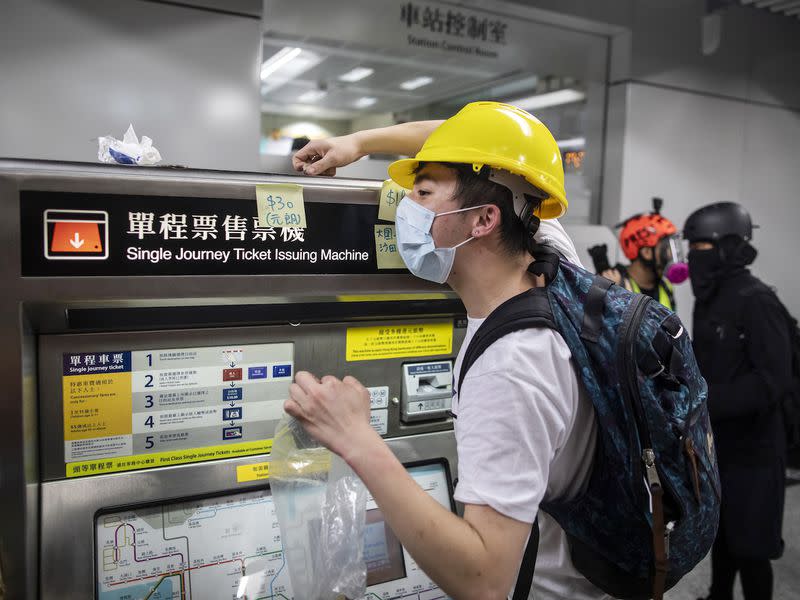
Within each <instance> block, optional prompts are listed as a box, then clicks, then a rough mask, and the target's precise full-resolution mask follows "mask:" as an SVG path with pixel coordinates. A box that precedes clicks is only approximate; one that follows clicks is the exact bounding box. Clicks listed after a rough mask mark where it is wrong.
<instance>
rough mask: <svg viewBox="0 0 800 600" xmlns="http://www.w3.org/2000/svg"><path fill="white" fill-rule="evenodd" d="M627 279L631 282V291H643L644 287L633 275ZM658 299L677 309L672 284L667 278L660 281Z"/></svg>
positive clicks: (637, 292)
mask: <svg viewBox="0 0 800 600" xmlns="http://www.w3.org/2000/svg"><path fill="white" fill-rule="evenodd" d="M626 280H627V282H628V284H629V289H630V291H632V292H633V293H634V294H641V293H642V289H641V288H640V287H639V285H638V284H637V283H636V282H635V281H634V280H633V279H632V278H631V277H627V278H626ZM658 301H659V302H660V303H661V304H663V305H664V306H666V307H667V308H668V309H670V310H671V311H673V312H674V311H675V296H674V293H673V288H672V284H671V283H670V282H669V281H667V280H666V279H662V280H661V281H659V282H658Z"/></svg>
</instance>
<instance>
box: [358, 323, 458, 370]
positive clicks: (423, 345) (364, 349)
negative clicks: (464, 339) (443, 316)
mask: <svg viewBox="0 0 800 600" xmlns="http://www.w3.org/2000/svg"><path fill="white" fill-rule="evenodd" d="M452 351H453V322H452V321H450V322H447V323H415V324H411V325H382V326H378V327H349V328H348V329H347V338H346V348H345V358H346V359H347V360H348V361H356V360H379V359H382V358H406V357H412V356H436V355H439V354H450V353H451V352H452Z"/></svg>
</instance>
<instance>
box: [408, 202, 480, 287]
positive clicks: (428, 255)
mask: <svg viewBox="0 0 800 600" xmlns="http://www.w3.org/2000/svg"><path fill="white" fill-rule="evenodd" d="M483 206H486V204H481V205H479V206H470V207H469V208H459V209H458V210H449V211H447V212H442V213H435V212H433V211H432V210H428V209H427V208H425V207H424V206H422V205H421V204H417V203H416V202H414V201H413V200H411V199H410V198H408V197H406V198H403V199H402V200H401V201H400V204H398V205H397V215H396V217H395V225H396V226H397V247H398V250H399V252H400V256H401V257H402V258H403V262H404V263H406V267H408V270H409V271H411V272H412V273H413V274H414V275H416V276H417V277H420V278H421V279H427V280H428V281H433V282H434V283H444V282H445V281H447V278H448V277H449V276H450V271H451V270H452V269H453V260H454V259H455V257H456V248H458V247H460V246H463V245H464V244H466V243H467V242H469V241H470V240H472V239H473V237H472V236H470V237H469V238H467V239H466V240H464V241H463V242H461V243H460V244H456V245H455V246H453V247H452V248H437V247H436V244H435V243H434V241H433V236H432V235H431V226H432V225H433V220H434V219H435V218H436V217H441V216H442V215H451V214H453V213H459V212H464V211H465V210H473V209H476V208H481V207H483Z"/></svg>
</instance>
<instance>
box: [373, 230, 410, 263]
mask: <svg viewBox="0 0 800 600" xmlns="http://www.w3.org/2000/svg"><path fill="white" fill-rule="evenodd" d="M375 258H376V260H377V262H378V268H379V269H405V268H406V265H405V263H404V262H403V259H402V258H401V256H400V252H398V251H397V236H396V235H395V230H394V225H375Z"/></svg>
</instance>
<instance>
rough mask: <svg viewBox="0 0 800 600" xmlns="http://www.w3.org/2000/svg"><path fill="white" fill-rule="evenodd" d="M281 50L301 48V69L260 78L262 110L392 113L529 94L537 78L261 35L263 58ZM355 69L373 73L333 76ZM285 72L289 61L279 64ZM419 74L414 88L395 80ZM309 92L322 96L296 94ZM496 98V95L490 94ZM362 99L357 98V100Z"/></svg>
mask: <svg viewBox="0 0 800 600" xmlns="http://www.w3.org/2000/svg"><path fill="white" fill-rule="evenodd" d="M283 48H301V49H302V54H301V55H300V58H301V62H302V60H306V61H307V64H309V65H310V66H308V67H307V68H306V69H305V70H303V71H302V72H300V73H297V74H296V75H293V76H292V77H291V78H286V77H282V76H281V70H278V71H276V72H275V73H274V74H271V75H269V76H268V77H267V78H266V79H265V80H262V110H263V111H264V112H277V113H283V114H295V115H298V116H306V115H311V114H313V115H314V116H317V117H319V118H340V119H352V118H355V117H358V116H362V115H366V114H370V113H387V112H391V113H397V112H402V111H408V110H411V109H413V108H416V107H420V106H425V105H430V104H434V103H438V102H442V101H445V100H447V99H449V98H453V97H456V96H457V97H459V98H463V97H464V96H465V95H470V94H474V93H478V92H481V91H482V90H486V91H488V90H487V88H494V89H493V90H492V91H493V92H496V91H498V88H499V91H505V92H506V93H509V94H525V93H532V92H533V91H535V90H536V86H537V83H538V78H537V77H536V76H535V75H533V74H531V73H525V72H522V71H520V70H514V69H511V70H506V71H504V70H503V69H502V67H487V66H481V67H479V68H476V67H475V66H474V65H469V64H468V63H467V62H466V61H464V60H463V58H461V57H459V56H458V55H454V56H442V57H437V60H436V61H431V59H430V55H429V54H425V53H423V52H419V51H416V52H415V50H414V49H413V48H409V50H408V52H405V53H404V54H403V56H399V55H397V53H396V52H392V51H391V50H388V49H381V48H374V47H360V46H359V44H358V43H354V42H341V43H340V42H332V41H330V40H320V39H314V38H302V37H289V36H281V37H280V38H278V37H275V36H274V35H271V34H269V33H267V34H265V36H264V54H263V59H264V61H268V60H269V58H270V57H271V56H273V55H275V54H276V53H277V52H279V51H281V50H282V49H283ZM357 67H362V68H369V69H373V73H372V74H371V75H369V76H368V77H365V78H364V79H361V80H360V81H356V82H345V81H341V80H340V79H339V77H340V76H341V75H343V74H345V73H347V72H349V71H351V70H353V69H355V68H357ZM287 69H288V71H289V72H290V74H291V70H292V68H291V65H289V66H287V67H285V68H284V69H283V70H287ZM419 77H429V78H431V79H432V82H431V83H429V84H428V85H424V86H421V87H418V88H417V89H414V90H406V89H403V88H401V86H400V84H401V83H403V82H406V81H410V80H413V79H415V78H419ZM313 90H320V91H321V92H324V95H323V94H321V93H320V94H318V96H322V97H320V98H318V99H314V100H310V101H308V100H307V101H302V100H299V98H300V97H301V96H302V95H303V94H305V93H307V92H309V91H313ZM492 97H495V98H496V97H497V94H496V93H494V94H492ZM364 98H371V99H372V98H374V103H373V104H371V105H369V106H361V107H359V106H358V104H357V103H358V102H359V100H362V99H364ZM363 102H365V101H364V100H362V103H363Z"/></svg>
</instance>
